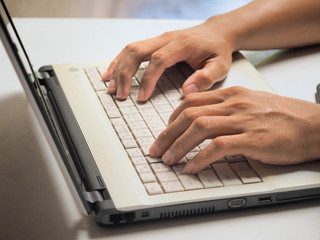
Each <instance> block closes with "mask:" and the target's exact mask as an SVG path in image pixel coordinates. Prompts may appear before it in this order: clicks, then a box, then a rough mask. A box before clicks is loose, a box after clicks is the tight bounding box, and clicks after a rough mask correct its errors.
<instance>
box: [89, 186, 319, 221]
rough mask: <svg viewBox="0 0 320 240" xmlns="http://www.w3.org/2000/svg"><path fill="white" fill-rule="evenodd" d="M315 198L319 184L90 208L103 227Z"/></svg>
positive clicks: (317, 194)
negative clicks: (132, 206)
mask: <svg viewBox="0 0 320 240" xmlns="http://www.w3.org/2000/svg"><path fill="white" fill-rule="evenodd" d="M314 198H320V188H312V189H304V190H299V191H289V192H279V193H270V194H264V195H253V196H244V197H238V198H231V199H220V200H213V201H205V202H195V203H190V204H179V205H170V206H164V207H157V208H146V209H139V210H135V211H118V210H117V209H116V208H115V206H114V204H113V202H112V200H104V201H101V202H97V203H95V204H94V207H93V209H94V213H95V220H96V222H97V224H98V225H99V226H102V227H110V226H116V225H123V224H128V223H133V222H146V221H152V220H166V219H174V218H180V217H190V216H198V215H208V214H213V213H215V212H222V211H228V210H240V209H246V208H253V207H260V206H271V205H276V204H282V203H289V202H294V201H302V200H308V199H314Z"/></svg>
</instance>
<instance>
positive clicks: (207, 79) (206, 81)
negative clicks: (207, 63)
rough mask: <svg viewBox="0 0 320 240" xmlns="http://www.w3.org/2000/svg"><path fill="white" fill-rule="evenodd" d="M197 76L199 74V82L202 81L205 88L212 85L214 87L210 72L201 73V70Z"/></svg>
mask: <svg viewBox="0 0 320 240" xmlns="http://www.w3.org/2000/svg"><path fill="white" fill-rule="evenodd" d="M197 74H198V78H199V80H201V82H202V84H203V85H205V86H210V85H212V81H213V79H212V77H211V75H210V73H209V71H204V70H202V71H199V70H198V73H197Z"/></svg>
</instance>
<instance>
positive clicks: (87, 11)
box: [5, 0, 250, 20]
mask: <svg viewBox="0 0 320 240" xmlns="http://www.w3.org/2000/svg"><path fill="white" fill-rule="evenodd" d="M5 2H6V4H7V6H8V8H9V10H10V12H11V14H12V16H13V17H78V18H165V19H197V20H205V19H207V18H209V17H211V16H212V15H216V14H220V13H224V12H228V11H231V10H233V9H236V8H238V7H241V6H243V5H245V4H247V3H249V2H250V0H5Z"/></svg>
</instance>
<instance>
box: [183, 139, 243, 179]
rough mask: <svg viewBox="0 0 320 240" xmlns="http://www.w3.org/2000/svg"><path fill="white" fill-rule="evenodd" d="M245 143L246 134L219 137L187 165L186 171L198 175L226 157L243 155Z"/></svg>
mask: <svg viewBox="0 0 320 240" xmlns="http://www.w3.org/2000/svg"><path fill="white" fill-rule="evenodd" d="M244 142H245V134H238V135H228V136H220V137H217V138H215V139H213V140H212V142H211V143H210V144H209V146H207V147H206V148H205V149H203V150H201V151H200V152H199V153H198V154H197V155H196V156H195V157H194V158H193V159H191V160H190V161H189V162H188V163H187V164H186V166H185V168H184V171H185V172H186V173H188V174H196V173H198V172H199V171H201V170H202V169H204V168H205V167H207V166H208V165H209V164H211V163H213V162H215V161H217V160H218V159H220V158H222V157H224V156H225V155H235V154H243V153H242V151H243V149H244V148H245V145H244V144H243V143H244ZM242 144H243V145H242Z"/></svg>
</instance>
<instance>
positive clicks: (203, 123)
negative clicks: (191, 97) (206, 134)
mask: <svg viewBox="0 0 320 240" xmlns="http://www.w3.org/2000/svg"><path fill="white" fill-rule="evenodd" d="M193 127H194V128H195V129H196V130H208V129H209V121H208V118H207V117H203V116H201V117H198V118H197V119H195V120H194V122H193Z"/></svg>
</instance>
